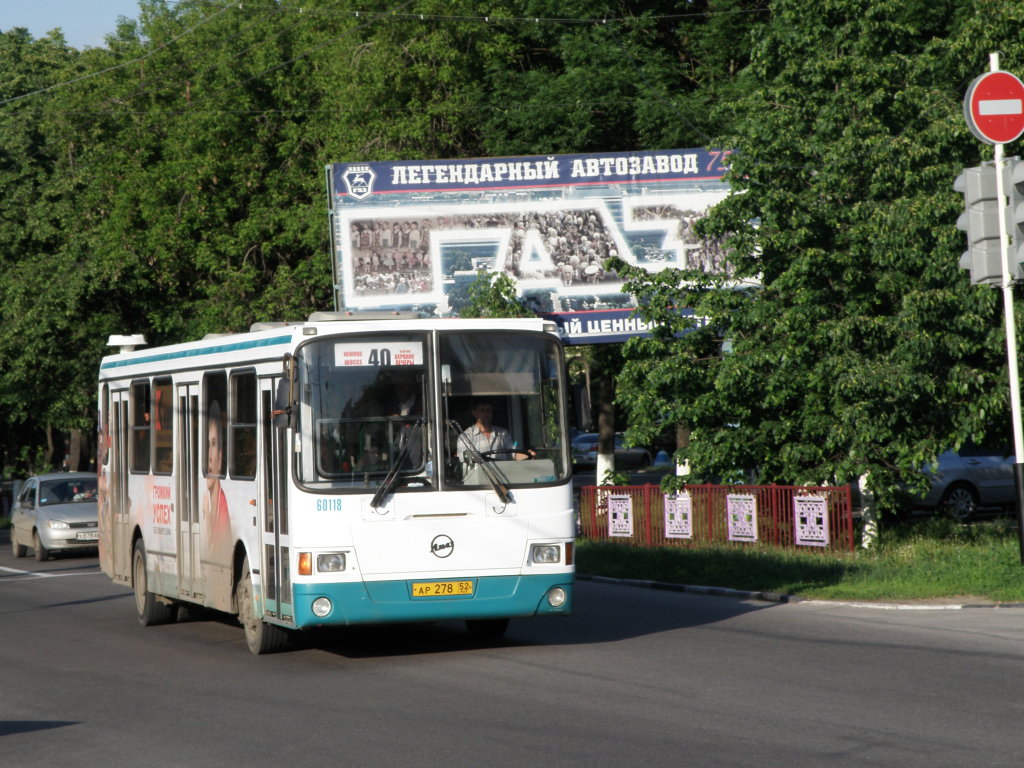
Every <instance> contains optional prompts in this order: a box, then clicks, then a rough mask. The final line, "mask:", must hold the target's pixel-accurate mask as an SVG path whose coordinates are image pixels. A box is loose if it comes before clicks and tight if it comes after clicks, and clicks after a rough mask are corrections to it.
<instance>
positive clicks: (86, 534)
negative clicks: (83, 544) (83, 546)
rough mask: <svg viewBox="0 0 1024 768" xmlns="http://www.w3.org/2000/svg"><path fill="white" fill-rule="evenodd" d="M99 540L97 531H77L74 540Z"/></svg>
mask: <svg viewBox="0 0 1024 768" xmlns="http://www.w3.org/2000/svg"><path fill="white" fill-rule="evenodd" d="M99 538H100V532H99V531H79V532H78V533H76V534H75V539H76V540H77V541H99Z"/></svg>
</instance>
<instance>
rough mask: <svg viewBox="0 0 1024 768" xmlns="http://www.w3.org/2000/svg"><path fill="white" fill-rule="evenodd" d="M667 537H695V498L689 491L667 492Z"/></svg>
mask: <svg viewBox="0 0 1024 768" xmlns="http://www.w3.org/2000/svg"><path fill="white" fill-rule="evenodd" d="M664 504H665V538H666V539H692V538H693V499H691V498H690V493H689V491H683V492H682V493H676V494H674V495H672V496H670V495H668V494H667V493H666V494H665V502H664Z"/></svg>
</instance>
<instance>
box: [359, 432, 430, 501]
mask: <svg viewBox="0 0 1024 768" xmlns="http://www.w3.org/2000/svg"><path fill="white" fill-rule="evenodd" d="M422 429H423V422H422V421H417V422H416V423H415V424H413V425H412V427H410V428H409V434H408V435H407V437H406V439H405V445H403V446H402V450H400V451H399V452H398V456H396V457H395V463H394V464H392V466H391V469H389V470H388V473H387V474H386V475H385V476H384V479H383V480H382V481H381V484H380V485H379V486H378V487H377V492H376V493H375V494H373V498H372V499H370V506H371V507H373V508H374V509H377V508H378V507H382V506H384V499H386V498H387V496H388V494H389V493H391V491H392V490H393V489H394V487H395V485H397V483H398V475H399V474H400V472H401V469H402V466H403V465H404V464H405V460H406V459H407V458H409V454H410V453H411V452H412V445H413V443H414V442H415V440H416V439H417V438H418V437H419V434H420V431H421V430H422Z"/></svg>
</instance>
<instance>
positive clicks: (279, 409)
mask: <svg viewBox="0 0 1024 768" xmlns="http://www.w3.org/2000/svg"><path fill="white" fill-rule="evenodd" d="M290 390H291V387H290V386H289V382H288V380H287V379H278V380H277V389H276V390H275V391H274V409H273V410H272V411H271V412H270V415H271V419H272V423H273V425H274V426H275V427H276V428H277V429H287V428H288V427H291V426H294V419H293V418H292V404H291V403H290V402H289V398H288V394H289V391H290Z"/></svg>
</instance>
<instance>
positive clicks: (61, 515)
mask: <svg viewBox="0 0 1024 768" xmlns="http://www.w3.org/2000/svg"><path fill="white" fill-rule="evenodd" d="M97 515H98V509H97V506H96V475H94V474H92V473H90V472H61V473H55V474H51V475H37V476H35V477H30V478H29V479H28V480H26V481H25V484H24V485H23V486H22V488H21V492H20V493H19V494H18V498H17V499H16V500H15V502H14V507H13V508H12V509H11V549H12V551H13V553H14V556H15V557H25V555H26V554H28V549H29V548H31V549H33V550H34V551H35V556H36V560H47V559H49V557H50V553H51V552H55V551H67V550H82V549H95V548H96V547H97V546H98V545H99V523H98V519H97Z"/></svg>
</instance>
